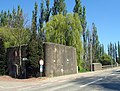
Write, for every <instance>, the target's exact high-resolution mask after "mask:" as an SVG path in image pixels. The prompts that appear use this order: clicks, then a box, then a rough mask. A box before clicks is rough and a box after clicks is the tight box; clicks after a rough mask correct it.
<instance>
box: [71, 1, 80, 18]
mask: <svg viewBox="0 0 120 91" xmlns="http://www.w3.org/2000/svg"><path fill="white" fill-rule="evenodd" d="M73 12H74V13H78V15H79V18H80V19H82V5H81V1H80V0H75V6H74V9H73Z"/></svg>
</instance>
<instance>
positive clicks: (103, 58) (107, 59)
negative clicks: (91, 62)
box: [99, 53, 113, 65]
mask: <svg viewBox="0 0 120 91" xmlns="http://www.w3.org/2000/svg"><path fill="white" fill-rule="evenodd" d="M99 61H100V63H101V64H102V65H111V63H113V60H112V58H111V57H110V56H109V55H107V54H106V53H105V54H104V55H103V56H101V58H100V60H99Z"/></svg>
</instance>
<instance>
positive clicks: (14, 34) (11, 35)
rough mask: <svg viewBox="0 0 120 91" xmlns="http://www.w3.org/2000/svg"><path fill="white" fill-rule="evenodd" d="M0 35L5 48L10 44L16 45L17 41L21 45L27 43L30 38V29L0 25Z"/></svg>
mask: <svg viewBox="0 0 120 91" xmlns="http://www.w3.org/2000/svg"><path fill="white" fill-rule="evenodd" d="M20 34H21V37H20ZM0 37H2V38H3V39H4V44H5V48H8V47H11V46H18V45H19V43H20V44H21V45H22V44H27V43H28V41H29V38H30V30H29V29H22V30H19V29H17V28H8V27H1V28H0Z"/></svg>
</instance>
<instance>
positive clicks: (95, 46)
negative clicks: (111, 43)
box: [92, 23, 99, 62]
mask: <svg viewBox="0 0 120 91" xmlns="http://www.w3.org/2000/svg"><path fill="white" fill-rule="evenodd" d="M98 48H99V39H98V35H97V28H96V26H95V24H94V23H92V53H93V56H92V57H93V58H92V59H93V62H98V58H99V54H98V52H99V49H98Z"/></svg>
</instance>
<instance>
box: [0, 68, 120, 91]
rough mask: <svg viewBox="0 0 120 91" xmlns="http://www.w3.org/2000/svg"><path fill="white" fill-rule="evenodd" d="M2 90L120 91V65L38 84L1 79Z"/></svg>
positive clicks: (0, 87)
mask: <svg viewBox="0 0 120 91" xmlns="http://www.w3.org/2000/svg"><path fill="white" fill-rule="evenodd" d="M61 78H62V79H61ZM63 78H64V79H63ZM5 84H6V85H5ZM0 91H120V67H119V68H114V69H109V70H107V71H98V72H92V73H88V74H87V73H85V74H77V75H73V76H65V77H58V78H51V79H49V80H46V81H43V82H40V83H36V84H35V83H34V84H33V83H19V82H18V83H17V82H16V83H12V82H11V83H10V82H9V83H5V82H1V81H0Z"/></svg>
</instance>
